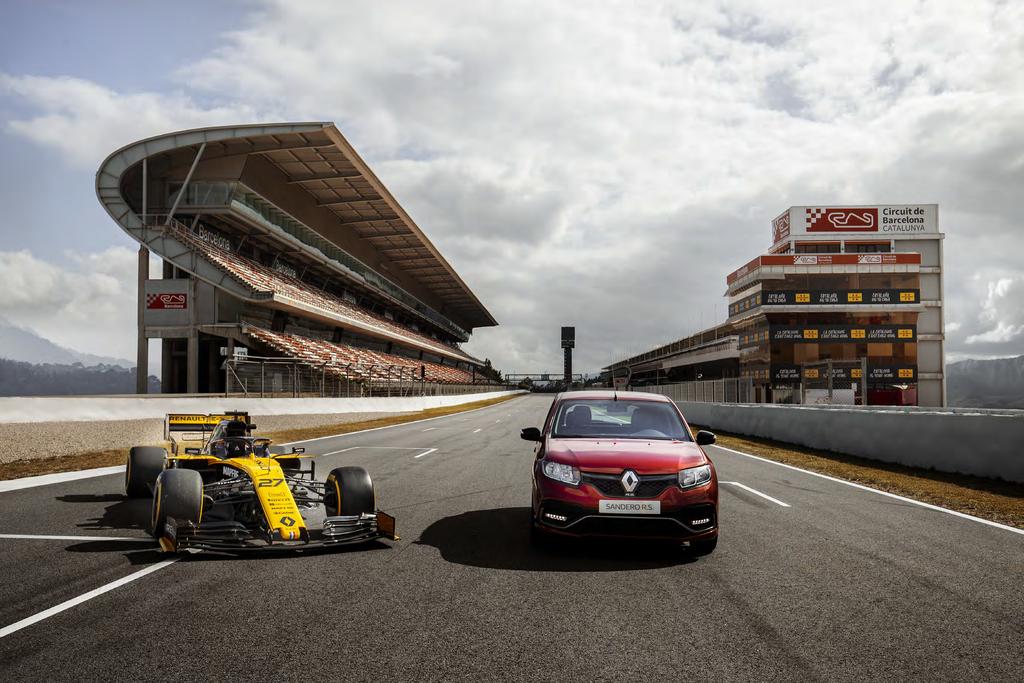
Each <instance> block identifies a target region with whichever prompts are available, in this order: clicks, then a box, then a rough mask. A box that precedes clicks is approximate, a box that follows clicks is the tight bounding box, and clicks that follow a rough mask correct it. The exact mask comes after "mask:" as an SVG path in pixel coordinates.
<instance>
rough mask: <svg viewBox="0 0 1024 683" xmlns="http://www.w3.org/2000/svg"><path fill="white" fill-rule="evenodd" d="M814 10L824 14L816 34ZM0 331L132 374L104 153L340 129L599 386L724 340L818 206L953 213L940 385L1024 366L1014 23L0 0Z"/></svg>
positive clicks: (891, 12) (873, 15)
mask: <svg viewBox="0 0 1024 683" xmlns="http://www.w3.org/2000/svg"><path fill="white" fill-rule="evenodd" d="M812 7H813V9H812ZM0 13H2V21H0V202H2V205H3V207H4V210H3V212H2V214H0V276H2V282H3V289H4V295H3V296H2V297H0V316H2V317H4V318H7V319H8V320H10V321H13V322H15V323H16V324H19V325H22V326H25V327H29V328H31V329H33V330H35V331H37V332H39V333H41V334H43V335H44V336H46V337H48V338H50V339H52V340H54V341H56V342H58V343H60V344H63V345H66V346H70V347H73V348H76V349H78V350H82V351H87V352H92V353H98V354H103V355H115V356H121V357H126V358H133V357H134V341H133V340H134V331H133V330H134V310H135V309H134V296H135V295H134V286H133V283H134V274H135V265H134V264H135V262H134V259H135V246H134V245H133V243H132V242H131V241H130V240H129V238H128V237H127V236H126V235H125V234H124V233H122V232H121V230H120V229H119V228H117V227H116V226H115V225H114V224H113V222H112V221H111V220H110V219H109V218H108V217H107V216H106V214H105V213H104V212H103V211H102V210H101V209H100V207H99V204H98V203H97V201H96V198H95V196H94V193H93V174H94V173H95V170H96V168H97V166H98V165H99V163H100V161H101V160H102V159H103V158H104V157H105V156H106V155H107V154H108V153H109V152H110V151H112V150H113V149H115V148H117V147H118V146H120V145H122V144H125V143H128V142H131V141H133V140H136V139H139V138H142V137H145V136H149V135H154V134H158V133H163V132H167V131H171V130H176V129H181V128H189V127H195V126H201V125H213V124H227V123H251V122H262V121H278V120H329V121H334V122H336V123H337V125H338V127H339V128H340V129H341V130H342V132H343V133H344V134H345V135H346V136H347V137H348V139H349V141H350V142H352V144H353V145H354V146H355V147H356V149H358V150H359V151H360V153H361V154H362V155H363V156H364V158H366V159H367V161H368V162H369V163H370V165H371V166H372V167H373V168H374V170H375V171H376V172H377V174H378V175H379V176H380V177H381V178H382V180H383V181H384V183H385V184H386V185H388V186H389V187H390V188H391V189H392V191H393V192H394V194H395V195H396V196H397V197H398V199H399V201H401V202H402V203H403V205H404V206H405V207H406V208H407V209H408V210H409V212H410V213H411V215H412V216H413V217H414V218H415V219H416V220H417V222H418V223H419V224H420V226H421V227H422V228H423V229H424V230H425V231H426V232H427V234H428V235H429V236H430V237H431V239H432V240H433V241H434V242H435V243H436V244H437V245H438V246H439V247H440V249H441V250H442V252H443V253H445V254H446V256H447V257H448V259H449V260H450V261H451V262H452V264H453V265H454V266H455V268H456V269H457V270H458V271H459V272H460V274H462V276H463V278H464V279H465V280H466V281H467V282H468V283H469V284H470V286H471V287H473V289H474V290H475V291H476V292H477V293H478V295H479V296H480V298H481V300H482V301H483V302H484V303H485V305H487V307H488V308H489V309H490V310H491V312H492V313H493V314H494V315H495V316H496V317H497V318H498V320H499V322H500V323H501V326H500V327H498V328H495V329H485V330H480V331H478V332H477V333H476V334H475V335H474V338H473V340H472V341H471V342H470V345H469V346H468V350H470V351H471V352H473V353H475V354H477V355H479V356H481V357H483V356H487V357H489V358H491V359H493V361H494V362H495V365H496V366H497V367H499V368H501V369H503V370H506V371H510V372H524V371H538V370H558V369H559V368H560V365H561V363H560V350H559V348H558V327H559V326H560V325H563V324H574V325H576V327H577V337H578V343H577V346H578V350H577V367H578V368H580V369H582V370H596V369H598V368H599V367H601V366H602V365H605V364H607V363H608V362H609V361H612V360H615V359H617V358H619V357H622V356H625V355H627V354H629V353H632V352H639V351H642V350H645V349H646V348H649V347H651V346H653V345H655V344H657V343H662V342H665V341H669V340H672V339H675V338H679V337H681V336H683V335H685V334H688V333H690V332H692V331H695V330H697V329H699V328H700V327H701V326H707V325H709V324H711V323H713V322H718V321H720V320H721V319H723V318H724V315H725V299H724V298H723V297H722V293H723V291H724V288H725V275H726V273H727V272H729V271H731V270H733V269H734V268H736V267H738V266H739V265H742V264H743V263H745V262H746V261H748V260H749V259H750V258H752V257H753V256H756V255H757V254H759V253H761V252H763V251H764V250H765V248H766V247H767V246H768V242H769V241H770V236H769V221H770V219H771V218H772V217H773V216H775V215H776V214H778V213H779V212H780V211H781V210H782V209H784V208H785V207H788V206H790V205H801V204H830V203H831V204H871V203H930V202H936V203H938V204H939V205H940V226H941V227H942V229H943V230H944V232H945V233H946V236H947V239H946V291H947V321H948V325H947V337H948V346H947V349H948V352H949V356H950V358H951V359H956V358H961V357H967V356H971V357H991V356H1006V355H1016V354H1020V353H1024V257H1022V254H1024V225H1022V221H1021V218H1020V216H1021V215H1022V212H1021V209H1020V204H1019V202H1020V201H1021V197H1022V195H1024V3H1020V2H1009V1H1008V2H984V1H981V0H972V1H971V2H963V1H962V0H954V1H950V2H939V1H930V2H903V1H901V0H884V1H882V2H864V3H850V2H834V3H829V2H821V3H807V2H797V1H795V0H773V1H771V2H752V1H749V2H748V1H743V0H738V1H731V2H712V1H710V0H707V1H701V2H654V1H651V2H644V1H640V0H635V1H633V2H619V1H614V0H600V1H598V0H591V1H590V2H551V1H550V0H549V1H547V2H541V1H537V2H533V1H525V0H524V1H519V0H506V1H505V2H501V3H480V2H469V1H463V2H441V1H435V2H398V1H389V2H369V3H368V2H341V1H337V0H324V1H323V2H311V1H305V2H287V1H285V0H281V1H278V2H269V1H258V0H249V1H245V2H218V3H209V2H176V3H167V2H146V1H141V2H134V3H126V2H114V1H110V2H92V3H85V2H78V1H72V0H68V1H66V2H59V1H56V0H53V1H49V2H14V1H12V0H0Z"/></svg>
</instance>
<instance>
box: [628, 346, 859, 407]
mask: <svg viewBox="0 0 1024 683" xmlns="http://www.w3.org/2000/svg"><path fill="white" fill-rule="evenodd" d="M795 376H796V377H798V378H799V379H798V380H797V381H795V382H792V383H787V384H781V385H775V386H771V387H768V386H765V385H760V384H759V385H755V384H754V381H753V380H752V379H749V378H739V377H736V378H731V379H715V380H703V381H696V382H678V383H674V384H661V385H650V386H644V387H634V388H637V389H639V390H641V391H649V392H651V393H655V394H663V395H665V396H668V397H670V398H672V399H673V400H675V401H691V402H694V403H781V404H792V405H868V401H867V394H866V393H865V391H864V389H865V381H864V378H865V377H867V376H868V369H867V360H866V359H863V358H862V359H859V360H854V361H832V360H824V361H817V362H814V363H806V364H804V365H802V366H799V367H798V368H797V372H796V375H795Z"/></svg>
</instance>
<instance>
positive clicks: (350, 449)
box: [317, 446, 359, 458]
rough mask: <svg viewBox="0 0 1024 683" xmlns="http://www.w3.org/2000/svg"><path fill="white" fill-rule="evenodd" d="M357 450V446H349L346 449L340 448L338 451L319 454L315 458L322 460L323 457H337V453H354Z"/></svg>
mask: <svg viewBox="0 0 1024 683" xmlns="http://www.w3.org/2000/svg"><path fill="white" fill-rule="evenodd" d="M357 448H359V446H349V447H348V448H342V449H341V450H340V451H331V452H330V453H321V454H320V455H318V456H317V457H318V458H322V457H324V456H325V455H337V454H338V453H347V452H348V451H354V450H355V449H357Z"/></svg>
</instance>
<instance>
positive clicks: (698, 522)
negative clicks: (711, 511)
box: [693, 517, 711, 526]
mask: <svg viewBox="0 0 1024 683" xmlns="http://www.w3.org/2000/svg"><path fill="white" fill-rule="evenodd" d="M710 521H711V518H710V517H703V518H701V519H695V520H693V526H700V525H701V524H708V523H709V522H710Z"/></svg>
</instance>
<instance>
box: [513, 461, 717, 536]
mask: <svg viewBox="0 0 1024 683" xmlns="http://www.w3.org/2000/svg"><path fill="white" fill-rule="evenodd" d="M541 477H543V475H541ZM609 499H612V500H621V501H624V502H627V501H630V500H638V499H636V498H632V499H631V498H625V497H620V496H614V497H613V496H608V495H605V494H602V493H601V492H600V491H599V490H597V489H596V488H594V487H591V486H589V485H587V484H586V483H583V484H581V485H580V486H570V485H567V484H561V483H559V482H555V481H552V480H550V479H547V478H546V477H543V478H542V479H541V480H540V481H537V480H536V479H535V482H534V506H533V512H534V523H535V524H536V525H537V526H538V527H539V528H541V529H543V530H544V531H548V532H552V533H555V534H560V535H565V536H579V537H614V538H658V539H671V540H680V541H693V540H701V539H706V538H714V537H716V536H717V535H718V484H717V480H716V479H713V480H712V482H711V483H710V484H708V485H705V486H700V487H697V488H695V489H690V490H686V491H684V490H682V489H679V488H678V487H672V488H669V489H666V490H665V491H663V492H662V493H661V495H659V496H657V497H655V498H652V499H651V500H658V501H660V502H661V514H659V515H635V514H629V515H617V514H608V513H601V512H599V511H598V508H599V501H601V500H609Z"/></svg>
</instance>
